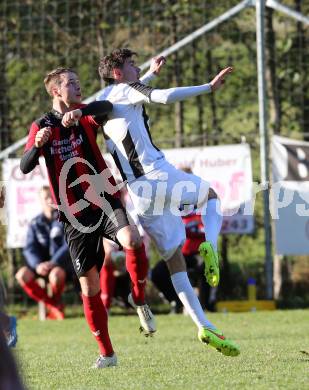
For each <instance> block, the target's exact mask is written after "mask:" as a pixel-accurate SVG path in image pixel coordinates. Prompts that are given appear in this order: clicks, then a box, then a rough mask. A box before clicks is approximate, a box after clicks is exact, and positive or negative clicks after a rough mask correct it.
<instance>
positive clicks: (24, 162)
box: [20, 123, 51, 174]
mask: <svg viewBox="0 0 309 390" xmlns="http://www.w3.org/2000/svg"><path fill="white" fill-rule="evenodd" d="M50 135H51V127H50V126H47V127H43V128H42V129H40V128H39V127H38V125H37V124H36V123H33V124H32V126H31V128H30V132H29V136H28V142H27V145H26V148H25V153H24V155H23V156H22V159H21V161H20V169H21V171H22V172H23V173H25V174H26V173H29V172H31V171H32V170H33V169H34V168H35V166H36V165H37V164H38V162H39V157H40V154H41V148H42V147H43V146H44V145H45V144H46V142H47V141H48V140H49V137H50Z"/></svg>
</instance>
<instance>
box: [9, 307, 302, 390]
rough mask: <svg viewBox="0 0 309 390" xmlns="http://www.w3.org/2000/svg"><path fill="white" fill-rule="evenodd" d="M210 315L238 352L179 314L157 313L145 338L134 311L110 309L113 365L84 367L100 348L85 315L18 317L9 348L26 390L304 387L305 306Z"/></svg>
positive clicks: (179, 389) (208, 389)
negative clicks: (205, 336)
mask: <svg viewBox="0 0 309 390" xmlns="http://www.w3.org/2000/svg"><path fill="white" fill-rule="evenodd" d="M209 317H210V320H211V321H212V322H213V323H214V324H216V326H217V327H218V328H219V329H222V330H223V331H224V332H225V334H226V336H228V337H230V338H232V339H233V340H235V341H236V342H237V343H238V344H239V346H240V347H241V354H240V356H238V357H235V358H231V357H225V356H223V355H221V354H220V353H218V352H217V351H216V350H214V349H213V348H210V347H207V346H205V345H203V344H201V343H200V342H199V341H198V339H197V330H196V328H195V326H194V325H193V323H192V322H191V320H190V319H189V318H188V317H185V316H183V315H160V316H159V315H157V316H156V319H157V325H158V332H157V334H156V336H155V337H153V338H148V339H145V338H144V337H143V336H142V335H140V334H139V332H138V325H139V323H138V318H137V316H133V315H132V316H111V317H110V322H109V327H110V334H111V337H112V341H113V344H114V348H115V351H116V353H117V355H118V367H115V368H108V369H103V370H94V369H91V368H90V367H91V365H92V364H93V363H94V361H95V360H96V358H97V356H98V351H97V347H96V343H95V340H94V339H93V336H92V335H91V333H90V331H89V330H88V328H87V325H86V322H85V320H84V319H83V318H72V319H66V320H65V321H45V322H39V321H37V320H27V319H24V320H20V321H19V323H18V333H19V342H18V346H17V348H16V351H15V356H16V358H17V359H18V361H19V364H20V367H21V371H22V375H23V378H24V381H25V383H26V385H27V387H28V389H30V390H32V389H44V390H49V389H55V390H62V389H70V390H73V389H74V390H99V389H112V390H118V389H121V390H130V389H132V390H139V389H143V390H153V389H162V390H163V389H164V390H168V389H175V390H176V389H177V390H181V389H184V390H187V389H194V390H198V389H203V390H212V389H242V390H243V389H267V390H269V389H285V390H286V389H295V390H296V389H309V310H294V311H274V312H255V313H239V314H236V313H235V314H232V313H230V314H209Z"/></svg>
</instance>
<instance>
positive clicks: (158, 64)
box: [140, 56, 166, 85]
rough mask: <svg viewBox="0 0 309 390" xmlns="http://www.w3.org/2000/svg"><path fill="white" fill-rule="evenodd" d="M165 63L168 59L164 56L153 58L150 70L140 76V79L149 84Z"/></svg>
mask: <svg viewBox="0 0 309 390" xmlns="http://www.w3.org/2000/svg"><path fill="white" fill-rule="evenodd" d="M165 63H166V59H165V57H163V56H158V57H154V58H152V60H151V63H150V68H149V70H148V71H147V72H146V73H145V74H144V75H143V76H142V77H141V78H140V81H141V82H142V83H143V84H146V85H147V84H148V83H149V82H150V81H151V80H153V79H154V78H155V76H158V75H159V73H160V72H161V69H162V67H163V66H164V65H165Z"/></svg>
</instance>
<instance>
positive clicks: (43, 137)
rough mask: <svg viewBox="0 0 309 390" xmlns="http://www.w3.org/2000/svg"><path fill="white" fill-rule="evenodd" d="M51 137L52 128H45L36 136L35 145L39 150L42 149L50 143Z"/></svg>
mask: <svg viewBox="0 0 309 390" xmlns="http://www.w3.org/2000/svg"><path fill="white" fill-rule="evenodd" d="M50 135H51V127H50V126H48V127H43V128H42V129H40V130H39V131H38V132H37V133H36V136H35V141H34V144H35V146H36V147H37V148H41V147H42V146H43V145H45V144H46V142H47V141H48V139H49V137H50Z"/></svg>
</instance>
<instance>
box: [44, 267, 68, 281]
mask: <svg viewBox="0 0 309 390" xmlns="http://www.w3.org/2000/svg"><path fill="white" fill-rule="evenodd" d="M65 278H66V272H65V270H64V269H63V268H61V267H55V268H53V269H52V270H51V271H50V273H49V276H48V279H49V281H50V283H52V284H55V285H58V284H62V283H63V282H64V281H65Z"/></svg>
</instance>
